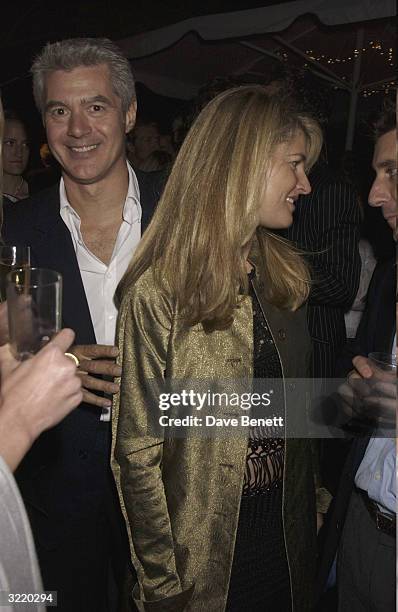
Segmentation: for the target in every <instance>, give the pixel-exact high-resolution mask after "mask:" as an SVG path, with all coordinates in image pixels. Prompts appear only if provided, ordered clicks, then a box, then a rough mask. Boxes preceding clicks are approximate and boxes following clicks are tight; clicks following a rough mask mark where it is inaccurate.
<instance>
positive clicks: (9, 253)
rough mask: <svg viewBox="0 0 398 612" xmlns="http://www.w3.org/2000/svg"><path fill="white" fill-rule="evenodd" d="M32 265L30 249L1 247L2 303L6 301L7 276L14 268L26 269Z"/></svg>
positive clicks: (24, 247)
mask: <svg viewBox="0 0 398 612" xmlns="http://www.w3.org/2000/svg"><path fill="white" fill-rule="evenodd" d="M29 265H30V247H28V246H4V245H1V246H0V302H4V300H5V299H6V278H7V274H8V273H9V272H11V270H13V269H14V268H26V267H29Z"/></svg>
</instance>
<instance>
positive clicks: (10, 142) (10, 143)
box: [3, 140, 14, 147]
mask: <svg viewBox="0 0 398 612" xmlns="http://www.w3.org/2000/svg"><path fill="white" fill-rule="evenodd" d="M13 144H14V141H13V140H4V142H3V145H5V146H7V147H12V146H13Z"/></svg>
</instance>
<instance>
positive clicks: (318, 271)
mask: <svg viewBox="0 0 398 612" xmlns="http://www.w3.org/2000/svg"><path fill="white" fill-rule="evenodd" d="M310 181H311V186H312V192H311V194H310V195H308V196H301V197H300V198H299V200H298V202H297V204H296V211H295V213H294V221H293V225H292V226H291V227H290V228H289V229H288V230H287V232H286V236H287V238H289V240H292V241H293V242H294V243H295V244H297V246H298V247H299V248H300V249H302V250H304V251H305V252H307V253H309V255H308V257H309V261H310V264H311V267H312V271H313V282H314V284H313V287H312V290H311V294H310V300H309V305H308V327H309V330H310V334H311V337H312V340H313V349H314V350H313V358H312V376H313V377H314V378H330V377H332V376H333V375H334V368H335V363H336V359H337V357H338V354H339V353H340V351H341V350H342V348H343V347H344V345H345V342H346V332H345V322H344V313H345V312H346V311H347V310H348V309H349V307H350V306H351V304H352V302H353V301H354V298H355V296H356V293H357V291H358V286H359V278H360V272H361V260H360V256H359V251H358V242H359V225H360V209H359V203H358V196H357V193H356V190H355V188H354V187H353V186H352V185H350V184H349V183H348V182H346V181H344V180H342V179H340V178H339V177H336V176H334V175H333V173H332V172H331V170H329V168H328V167H327V166H326V165H325V164H322V163H321V164H318V165H317V166H316V168H315V169H314V171H313V172H312V173H311V175H310Z"/></svg>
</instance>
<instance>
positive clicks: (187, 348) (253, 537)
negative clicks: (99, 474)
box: [112, 86, 322, 612]
mask: <svg viewBox="0 0 398 612" xmlns="http://www.w3.org/2000/svg"><path fill="white" fill-rule="evenodd" d="M321 141H322V137H321V133H320V129H319V127H318V125H317V124H316V123H315V122H314V121H313V120H311V119H310V118H308V117H304V116H300V115H299V114H298V113H297V112H296V111H295V110H294V108H292V106H291V104H290V102H289V101H288V100H284V99H283V98H282V97H281V96H280V94H279V95H278V98H276V97H271V96H269V95H268V94H267V93H266V92H265V91H264V90H263V89H262V88H261V87H260V86H245V87H241V88H237V89H232V90H229V91H226V92H224V93H222V94H221V95H219V96H218V97H217V98H215V99H214V100H212V101H211V102H210V103H209V104H208V105H207V106H206V108H205V109H204V110H203V111H202V112H201V114H200V115H199V116H198V118H197V119H196V121H195V123H194V124H193V126H192V128H191V130H190V132H189V134H188V136H187V138H186V139H185V141H184V143H183V145H182V147H181V150H180V152H179V154H178V156H177V158H176V161H175V164H174V167H173V170H172V172H171V175H170V178H169V181H168V183H167V185H166V188H165V191H164V194H163V197H162V199H161V201H160V203H159V205H158V208H157V211H156V213H155V215H154V217H153V220H152V223H151V225H150V226H149V228H148V230H147V232H146V233H145V235H144V237H143V239H142V240H141V242H140V244H139V247H138V248H137V250H136V252H135V255H134V258H133V260H132V263H131V265H130V268H129V270H128V272H127V273H126V276H125V277H124V279H123V281H122V283H121V286H120V288H119V291H120V292H119V295H120V297H121V308H120V314H119V346H120V363H121V365H122V368H123V373H122V377H121V381H120V382H121V387H120V393H119V394H118V396H116V397H115V402H114V413H113V459H112V464H113V471H114V475H115V479H116V483H117V487H118V490H119V495H120V500H121V504H122V508H123V511H124V515H125V519H126V522H127V527H128V532H129V538H130V546H131V556H132V561H133V565H134V567H135V570H136V572H137V577H138V584H137V585H136V586H135V587H134V590H133V596H134V599H135V601H136V604H137V606H138V607H139V609H140V610H159V611H160V610H161V611H166V610H172V611H173V612H178V611H180V610H189V611H193V612H200V611H205V610H206V611H209V612H223V611H224V610H227V611H228V612H232V611H239V612H241V611H242V610H247V611H248V612H250V611H253V612H254V611H258V610H267V611H268V610H269V611H270V612H271V611H272V612H274V611H277V610H278V611H279V610H280V611H283V612H288V611H289V610H290V609H292V610H295V611H296V610H297V611H304V610H310V608H311V587H312V585H311V582H312V578H313V572H314V563H315V554H316V553H315V536H316V521H315V495H314V471H313V467H312V459H311V449H310V444H309V440H305V439H302V440H293V439H286V438H284V437H279V438H277V437H270V436H269V432H267V431H265V430H264V429H263V428H262V427H251V428H250V429H248V428H247V429H245V430H244V435H237V434H236V433H234V432H233V431H231V432H229V431H227V432H224V435H223V436H220V435H218V436H216V435H212V434H211V432H206V434H205V435H207V437H204V436H203V435H202V436H201V435H200V432H198V431H197V430H196V431H195V427H187V428H186V429H185V431H184V434H185V435H184V436H182V435H181V434H180V435H178V434H177V436H174V437H173V435H172V432H171V430H169V431H167V430H168V428H167V427H166V428H165V433H162V432H161V431H158V430H156V427H153V426H152V421H151V419H152V417H153V416H154V415H153V414H151V410H152V411H153V405H152V404H151V394H153V383H154V382H159V381H162V380H164V381H165V383H166V384H167V385H169V388H170V386H172V385H173V383H179V384H180V387H181V383H182V386H183V383H184V381H186V384H187V385H188V384H190V383H188V381H192V380H196V381H202V382H203V384H204V385H205V387H204V388H207V381H211V382H212V383H214V384H215V385H217V381H219V382H220V385H221V386H222V381H228V384H232V387H233V388H234V389H235V390H236V389H242V388H245V390H246V391H247V390H248V388H249V390H250V389H251V388H252V387H251V386H250V385H251V382H250V381H253V384H254V382H255V379H261V380H263V381H264V380H278V379H280V380H281V381H282V382H283V380H284V379H287V378H293V377H296V378H300V377H305V376H306V375H307V365H308V357H309V352H310V341H309V337H308V332H307V328H306V315H305V305H304V304H305V301H306V298H307V296H308V291H309V271H308V269H307V267H306V264H305V262H304V261H303V259H302V258H301V256H300V255H299V254H298V253H297V252H296V251H294V250H293V248H292V247H291V246H290V244H288V243H287V242H286V241H284V240H282V239H281V238H280V237H279V236H277V235H276V234H274V233H273V231H272V230H276V229H280V228H285V227H288V226H289V225H290V224H291V223H292V221H293V211H294V202H295V200H296V199H297V198H298V197H299V195H300V194H304V193H309V191H310V185H309V182H308V179H307V176H306V172H307V170H308V168H310V167H311V165H312V164H313V163H314V162H315V160H316V159H317V157H318V155H319V151H320V148H321ZM283 386H284V385H283V384H282V385H281V389H283ZM253 389H255V387H253ZM278 399H279V400H280V402H281V403H282V405H283V413H284V415H285V417H286V415H287V414H288V412H289V405H287V403H288V396H287V395H286V397H285V396H284V393H283V391H282V390H281V397H279V398H278ZM228 408H229V409H230V406H229V407H228ZM290 409H291V407H290ZM195 412H196V411H195ZM238 412H239V408H238ZM196 414H198V413H197V412H196ZM157 416H160V414H156V415H155V421H156V417H157ZM196 429H198V428H196ZM174 433H175V430H174ZM202 433H203V432H202ZM228 434H230V435H228ZM273 435H274V436H275V431H274V434H273ZM276 435H277V434H276Z"/></svg>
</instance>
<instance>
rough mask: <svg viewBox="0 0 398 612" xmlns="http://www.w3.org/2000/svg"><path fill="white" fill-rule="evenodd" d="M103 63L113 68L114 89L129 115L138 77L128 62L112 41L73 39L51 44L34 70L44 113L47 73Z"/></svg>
mask: <svg viewBox="0 0 398 612" xmlns="http://www.w3.org/2000/svg"><path fill="white" fill-rule="evenodd" d="M99 64H106V65H107V66H108V67H109V71H110V75H111V82H112V87H113V90H114V92H115V94H116V95H117V96H118V97H119V98H120V99H121V102H122V110H123V113H126V112H127V110H128V109H129V107H130V104H131V102H132V101H133V100H135V85H134V77H133V73H132V71H131V68H130V64H129V61H128V59H127V58H126V57H125V56H124V55H123V53H122V52H121V50H120V49H119V47H117V46H116V45H115V44H114V43H113V42H112V41H111V40H109V39H108V38H69V39H68V40H60V41H58V42H55V43H47V45H46V46H45V47H44V48H43V50H42V51H41V53H40V54H39V55H38V56H37V57H36V59H35V61H34V63H33V65H32V68H31V73H32V75H33V96H34V99H35V102H36V106H37V108H38V109H39V111H40V113H41V114H43V112H44V104H45V77H46V74H48V73H49V72H53V71H55V70H67V71H68V70H73V69H74V68H79V67H80V66H98V65H99Z"/></svg>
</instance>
